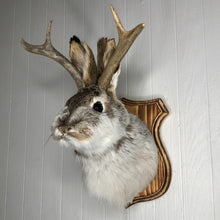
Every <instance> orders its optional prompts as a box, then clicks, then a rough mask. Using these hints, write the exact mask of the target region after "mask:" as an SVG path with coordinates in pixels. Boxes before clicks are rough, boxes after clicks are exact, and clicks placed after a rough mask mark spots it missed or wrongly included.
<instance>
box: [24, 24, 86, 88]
mask: <svg viewBox="0 0 220 220" xmlns="http://www.w3.org/2000/svg"><path fill="white" fill-rule="evenodd" d="M51 25H52V20H51V21H50V22H49V24H48V27H47V33H46V40H45V43H44V44H42V45H32V44H29V43H27V42H26V41H24V39H23V38H21V44H22V45H23V47H24V49H25V50H27V51H29V52H31V53H36V54H40V55H44V56H46V57H49V58H52V59H53V60H55V61H56V62H58V63H59V64H61V65H62V66H63V67H64V68H65V69H66V70H67V71H68V72H69V73H70V75H71V76H72V78H73V79H74V80H75V82H76V85H77V87H78V88H81V87H82V79H81V76H80V74H79V72H78V71H77V69H76V67H75V66H74V65H73V64H72V63H71V62H70V61H69V60H68V59H67V58H66V57H65V56H63V55H62V54H61V53H60V52H58V51H57V50H56V49H55V48H54V47H53V45H52V43H51V39H50V32H51Z"/></svg>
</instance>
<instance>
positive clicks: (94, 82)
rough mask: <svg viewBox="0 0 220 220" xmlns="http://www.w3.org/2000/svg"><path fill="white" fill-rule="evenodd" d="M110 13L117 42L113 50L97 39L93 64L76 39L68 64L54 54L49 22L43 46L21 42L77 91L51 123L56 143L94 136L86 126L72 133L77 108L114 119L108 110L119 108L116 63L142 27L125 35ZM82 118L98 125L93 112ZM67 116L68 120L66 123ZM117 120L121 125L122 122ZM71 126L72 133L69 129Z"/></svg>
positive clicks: (85, 47)
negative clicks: (54, 63)
mask: <svg viewBox="0 0 220 220" xmlns="http://www.w3.org/2000/svg"><path fill="white" fill-rule="evenodd" d="M111 11H112V14H113V16H114V20H115V23H116V27H117V30H118V36H119V42H118V45H117V46H116V45H115V40H114V39H109V40H108V39H107V38H101V39H100V40H99V41H98V43H97V64H96V62H95V58H94V55H93V52H92V51H91V49H90V48H89V46H88V45H87V44H86V43H85V42H81V41H80V39H79V38H78V37H76V36H73V37H72V38H71V39H70V52H69V55H70V60H71V61H70V60H68V59H67V58H66V57H65V56H63V55H62V54H61V53H60V52H58V51H57V50H56V49H55V48H54V47H53V45H52V43H51V38H50V33H51V25H52V21H50V22H49V24H48V27H47V32H46V41H45V43H44V44H42V45H32V44H29V43H27V42H26V41H24V40H23V39H21V43H22V45H23V47H24V48H25V49H26V50H27V51H29V52H32V53H36V54H40V55H44V56H47V57H49V58H52V59H53V60H55V61H57V62H58V63H60V64H61V65H62V66H63V67H64V68H65V69H66V70H67V71H68V72H69V73H70V75H71V76H72V78H73V79H74V80H75V83H76V85H77V87H78V93H77V94H76V95H74V96H73V97H71V98H70V99H69V100H68V101H67V103H66V105H65V110H64V112H65V114H64V113H63V114H62V116H61V115H59V117H57V118H56V120H55V122H56V123H54V125H53V128H54V129H52V131H53V136H54V138H55V139H56V140H61V139H63V135H64V134H69V135H71V136H74V137H75V138H77V139H80V140H84V139H87V138H88V137H90V136H91V135H92V133H94V128H91V127H90V126H89V124H87V125H84V126H81V125H80V126H79V128H78V130H76V127H77V126H76V124H79V123H78V122H79V119H76V116H73V115H72V113H73V112H74V111H75V110H76V109H78V111H79V108H78V107H79V106H83V105H84V106H87V107H88V106H90V107H91V108H93V110H95V111H96V113H95V114H99V113H100V112H105V113H106V114H108V115H114V112H113V110H112V106H113V105H117V108H119V106H121V105H122V104H120V102H119V101H118V100H117V97H116V94H115V90H116V86H117V81H118V76H119V73H120V62H121V60H122V58H123V57H124V56H125V54H126V53H127V51H128V49H129V48H130V46H131V45H132V43H133V42H134V40H135V39H136V37H137V36H138V35H139V34H140V32H141V31H142V30H143V28H144V26H145V25H144V24H139V25H138V26H136V27H135V28H134V29H132V30H130V31H125V29H124V27H123V26H122V24H121V21H120V19H119V17H118V15H117V13H116V12H115V10H114V8H113V7H112V6H111ZM110 106H111V107H110ZM122 109H124V108H123V107H122V106H121V111H122ZM81 110H82V109H81ZM87 110H88V109H87ZM123 111H125V110H123ZM82 112H83V111H81V113H80V114H81V115H82ZM85 114H89V115H90V116H89V117H90V124H91V123H93V124H97V123H98V121H100V120H99V119H98V118H100V116H99V117H97V115H94V112H93V114H92V113H91V112H90V113H88V112H87V113H85ZM71 115H72V119H71V120H70V116H71ZM92 116H93V117H92ZM85 117H86V116H85ZM121 117H123V115H122V116H121ZM118 118H119V120H120V121H123V120H122V118H120V117H118ZM80 120H82V119H80ZM87 120H89V119H87ZM73 124H74V127H75V129H73ZM93 126H94V125H93ZM73 130H74V132H73ZM80 151H81V150H80Z"/></svg>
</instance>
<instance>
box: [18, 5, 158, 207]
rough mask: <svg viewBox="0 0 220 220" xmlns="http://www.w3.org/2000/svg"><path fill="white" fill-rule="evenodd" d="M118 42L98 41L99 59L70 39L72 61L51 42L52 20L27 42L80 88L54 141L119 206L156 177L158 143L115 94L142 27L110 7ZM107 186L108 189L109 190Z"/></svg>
mask: <svg viewBox="0 0 220 220" xmlns="http://www.w3.org/2000/svg"><path fill="white" fill-rule="evenodd" d="M111 10H112V14H113V17H114V20H115V23H116V27H117V30H118V35H119V42H118V44H117V46H116V45H115V41H114V39H110V40H108V39H107V38H101V39H100V40H99V41H98V43H97V48H98V51H97V64H96V62H95V58H94V55H93V53H92V51H91V49H90V48H89V46H88V45H87V44H86V43H85V42H81V41H80V39H79V38H77V37H76V36H73V37H72V38H71V39H70V53H69V54H70V60H71V61H69V60H68V59H67V58H66V57H64V56H63V55H62V54H61V53H59V52H58V51H57V50H56V49H55V48H54V47H53V45H52V44H51V39H50V32H51V24H52V21H50V23H49V25H48V28H47V34H46V41H45V43H44V44H42V45H39V46H38V45H31V44H28V43H27V42H25V41H24V40H23V39H21V43H22V45H23V47H24V48H25V49H26V50H27V51H29V52H32V53H36V54H40V55H44V56H47V57H50V58H52V59H53V60H55V61H57V62H58V63H60V64H61V65H62V66H63V67H64V68H65V69H66V70H67V71H68V72H69V73H70V75H71V76H72V77H73V79H74V80H75V82H76V85H77V87H78V92H77V94H75V95H74V96H72V97H71V98H70V99H69V100H68V101H67V102H66V104H65V107H64V108H63V110H62V111H61V113H60V114H59V115H58V116H57V117H56V118H55V121H54V123H53V125H52V134H53V137H54V139H55V140H57V141H59V142H60V143H61V144H62V145H70V146H72V147H73V148H74V150H75V153H76V154H77V155H78V156H79V158H80V159H81V161H82V163H83V169H84V177H85V180H86V183H87V186H88V188H89V189H90V191H92V192H93V193H95V194H96V195H97V196H98V197H101V198H106V199H107V200H109V201H110V202H111V203H114V204H116V205H118V206H126V205H127V203H128V202H131V200H132V199H133V197H134V196H135V195H136V194H137V193H139V192H141V191H142V190H143V189H144V188H145V187H146V186H147V184H149V183H150V181H151V180H152V179H153V178H154V176H155V174H156V171H157V148H156V146H155V144H154V141H153V138H152V136H151V134H150V132H149V130H148V128H147V126H146V125H145V124H144V123H143V122H142V121H140V120H139V119H138V118H137V117H135V116H133V115H130V114H128V112H127V111H126V109H125V107H124V105H123V104H122V103H121V102H120V101H119V100H118V99H117V97H116V92H115V90H116V86H117V81H118V76H119V73H120V62H121V60H122V58H123V57H124V56H125V54H126V53H127V51H128V49H129V48H130V46H131V45H132V43H133V42H134V40H135V39H136V37H137V36H138V35H139V34H140V32H141V31H142V30H143V28H144V24H139V25H138V26H137V27H135V28H134V29H132V30H130V31H125V29H124V28H123V26H122V24H121V21H120V19H119V17H118V15H117V13H116V12H115V10H114V8H113V7H112V6H111ZM106 187H108V190H106Z"/></svg>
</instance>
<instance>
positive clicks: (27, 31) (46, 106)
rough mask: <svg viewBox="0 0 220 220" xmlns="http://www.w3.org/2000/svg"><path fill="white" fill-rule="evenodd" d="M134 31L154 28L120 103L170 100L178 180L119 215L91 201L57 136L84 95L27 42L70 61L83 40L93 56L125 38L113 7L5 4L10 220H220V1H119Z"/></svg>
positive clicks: (4, 127) (1, 173)
mask: <svg viewBox="0 0 220 220" xmlns="http://www.w3.org/2000/svg"><path fill="white" fill-rule="evenodd" d="M111 3H112V4H113V5H114V7H115V9H116V10H117V12H118V13H119V15H120V17H121V20H122V22H123V23H124V24H125V26H126V28H128V29H129V28H132V27H133V26H135V25H136V24H138V23H141V22H144V23H145V24H146V28H145V30H144V31H143V32H142V34H141V35H140V37H138V39H137V40H136V42H135V44H134V45H133V46H132V48H131V49H130V51H129V53H128V55H127V56H126V57H125V58H124V60H123V62H122V68H123V71H122V74H121V77H120V81H119V88H118V94H119V96H120V97H122V96H124V97H126V98H131V99H134V100H145V99H151V98H156V97H161V98H162V99H163V100H164V102H165V103H166V106H167V107H168V109H169V111H170V115H169V116H168V117H167V118H166V119H165V121H164V123H163V125H162V128H161V137H162V140H163V142H164V145H165V147H166V149H167V152H168V154H169V156H170V159H171V163H172V168H173V177H172V182H171V186H170V189H169V191H168V192H167V193H166V194H165V195H164V196H163V197H161V198H159V199H157V200H155V201H151V202H146V203H140V204H137V205H135V206H132V207H131V208H129V209H127V210H121V211H119V210H115V209H114V208H112V207H109V206H108V205H107V204H103V203H99V202H98V201H97V200H96V199H94V198H92V197H90V196H89V195H87V192H86V189H85V187H84V186H83V185H82V182H81V171H80V166H79V164H78V163H77V162H76V161H75V160H74V159H73V156H72V154H71V151H70V150H68V149H62V148H60V147H59V146H58V145H57V143H55V142H54V141H53V140H52V139H51V140H50V141H49V142H48V144H47V145H46V146H44V142H45V140H46V139H47V138H48V136H49V135H50V125H51V122H52V121H53V118H54V116H55V115H56V114H57V113H58V111H59V110H60V109H61V107H62V106H63V104H64V102H65V100H66V99H67V98H69V97H70V96H71V95H72V94H74V92H76V87H75V85H74V82H73V81H72V79H71V78H70V76H69V75H68V73H66V71H65V70H64V69H63V68H62V67H61V66H59V65H58V64H57V63H55V62H54V61H51V60H49V59H48V58H45V57H41V56H37V55H34V54H29V53H27V52H26V51H24V49H23V48H22V47H21V45H20V43H19V41H20V38H21V37H24V39H26V40H27V41H29V42H31V43H35V44H38V43H41V42H43V40H44V38H45V30H46V26H47V23H48V21H49V20H50V19H53V27H52V41H53V43H54V45H55V47H56V48H57V49H58V50H60V51H62V53H64V54H65V55H66V56H67V55H68V47H69V46H68V41H69V38H70V37H71V36H72V35H73V34H76V35H77V36H79V37H80V38H81V39H82V40H85V41H86V42H87V43H88V44H89V45H90V46H91V48H92V49H93V50H96V41H97V39H98V38H100V37H102V36H108V37H110V38H112V37H116V38H117V33H116V28H115V25H114V21H113V19H112V15H111V12H110V9H109V4H110V2H109V1H102V0H92V1H91V0H83V1H78V0H36V1H34V0H32V1H31V0H19V1H18V0H17V1H16V0H1V7H0V24H1V27H0V28H1V29H0V30H1V33H0V56H1V57H0V66H1V71H0V219H1V220H21V219H25V220H29V219H31V220H40V219H41V220H56V219H62V220H67V219H71V220H72V219H74V220H75V219H76V220H78V219H82V220H87V219H91V220H110V219H117V220H142V219H152V220H162V219H163V220H190V219H192V220H202V219H206V220H212V219H216V220H217V219H220V209H219V207H220V175H219V174H220V173H219V170H220V160H219V154H220V148H219V145H220V117H219V112H220V101H219V99H220V86H219V83H220V61H219V59H220V1H219V0H137V1H134V0H118V1H116V0H112V1H111Z"/></svg>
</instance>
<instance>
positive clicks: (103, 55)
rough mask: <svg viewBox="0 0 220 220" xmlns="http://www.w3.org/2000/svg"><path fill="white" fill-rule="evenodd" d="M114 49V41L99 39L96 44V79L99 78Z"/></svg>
mask: <svg viewBox="0 0 220 220" xmlns="http://www.w3.org/2000/svg"><path fill="white" fill-rule="evenodd" d="M115 48H116V45H115V40H114V39H110V40H108V39H107V38H104V37H103V38H101V39H99V40H98V42H97V72H98V77H100V76H101V74H102V72H103V70H104V68H105V67H106V65H107V63H108V61H109V59H110V57H111V55H112V54H113V53H114V51H115Z"/></svg>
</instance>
